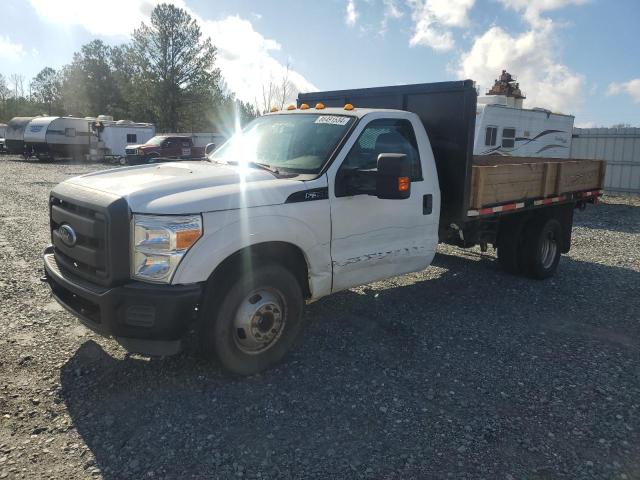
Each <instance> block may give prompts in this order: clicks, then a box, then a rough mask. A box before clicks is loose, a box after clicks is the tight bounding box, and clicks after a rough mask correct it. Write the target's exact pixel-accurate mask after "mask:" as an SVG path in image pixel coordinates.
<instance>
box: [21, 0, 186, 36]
mask: <svg viewBox="0 0 640 480" xmlns="http://www.w3.org/2000/svg"><path fill="white" fill-rule="evenodd" d="M30 1H31V5H32V6H33V8H34V9H35V10H36V11H37V12H38V15H39V16H40V17H42V18H43V19H44V20H46V21H48V22H50V23H53V24H55V25H62V26H81V27H84V28H85V29H86V30H87V31H89V32H90V33H93V34H95V35H104V36H109V37H117V36H129V35H130V34H131V32H133V30H134V29H135V28H137V27H139V26H140V22H142V21H145V20H148V19H149V16H150V15H151V11H152V10H153V8H154V7H155V6H156V5H157V4H159V3H162V0H109V2H108V5H104V4H100V3H96V2H94V3H87V2H86V0H56V1H53V2H52V1H51V0H30ZM170 3H173V4H175V5H176V6H178V7H181V8H185V3H184V1H183V0H174V1H171V2H170Z"/></svg>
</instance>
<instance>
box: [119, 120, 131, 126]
mask: <svg viewBox="0 0 640 480" xmlns="http://www.w3.org/2000/svg"><path fill="white" fill-rule="evenodd" d="M132 123H133V122H132V121H131V120H118V121H117V122H116V125H130V124H132Z"/></svg>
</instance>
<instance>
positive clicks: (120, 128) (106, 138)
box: [98, 117, 156, 158]
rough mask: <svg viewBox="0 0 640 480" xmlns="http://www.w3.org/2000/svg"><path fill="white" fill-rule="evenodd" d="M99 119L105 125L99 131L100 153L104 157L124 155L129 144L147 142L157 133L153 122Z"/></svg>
mask: <svg viewBox="0 0 640 480" xmlns="http://www.w3.org/2000/svg"><path fill="white" fill-rule="evenodd" d="M98 118H99V119H100V117H98ZM98 121H99V122H100V123H101V124H102V125H103V127H104V128H103V129H102V131H100V132H99V142H98V155H99V156H101V157H102V158H105V157H124V156H126V152H125V149H126V148H127V146H128V145H138V144H141V143H145V142H146V141H147V140H149V139H150V138H153V137H154V136H155V135H156V127H155V125H153V124H152V123H135V122H132V121H131V120H118V121H117V122H114V121H109V120H98Z"/></svg>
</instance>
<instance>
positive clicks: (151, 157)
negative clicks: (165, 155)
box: [147, 154, 159, 163]
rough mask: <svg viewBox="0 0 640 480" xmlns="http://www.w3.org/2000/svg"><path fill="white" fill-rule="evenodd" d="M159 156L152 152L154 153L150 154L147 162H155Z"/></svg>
mask: <svg viewBox="0 0 640 480" xmlns="http://www.w3.org/2000/svg"><path fill="white" fill-rule="evenodd" d="M158 158H159V156H158V155H156V154H154V155H150V156H149V157H148V158H147V163H156V162H157V161H158Z"/></svg>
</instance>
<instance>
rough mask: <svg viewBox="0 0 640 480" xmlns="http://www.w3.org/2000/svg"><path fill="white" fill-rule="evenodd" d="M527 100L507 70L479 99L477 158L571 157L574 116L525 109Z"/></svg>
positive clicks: (475, 145)
mask: <svg viewBox="0 0 640 480" xmlns="http://www.w3.org/2000/svg"><path fill="white" fill-rule="evenodd" d="M525 98H526V97H525V96H524V94H523V93H522V92H521V91H520V87H519V85H518V84H517V83H516V82H515V79H514V78H513V76H512V75H511V74H509V73H508V72H506V71H505V70H503V71H502V74H501V75H500V78H499V79H498V80H496V82H495V85H494V86H493V88H492V89H491V90H490V91H489V92H488V93H487V95H486V96H480V97H478V104H477V106H476V126H475V137H474V138H475V139H474V145H473V153H474V155H504V156H513V157H541V158H569V154H570V150H571V148H570V147H571V133H572V131H573V120H574V117H573V116H572V115H563V114H560V113H553V112H551V111H549V110H545V109H542V108H533V109H525V108H522V101H523V100H524V99H525Z"/></svg>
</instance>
